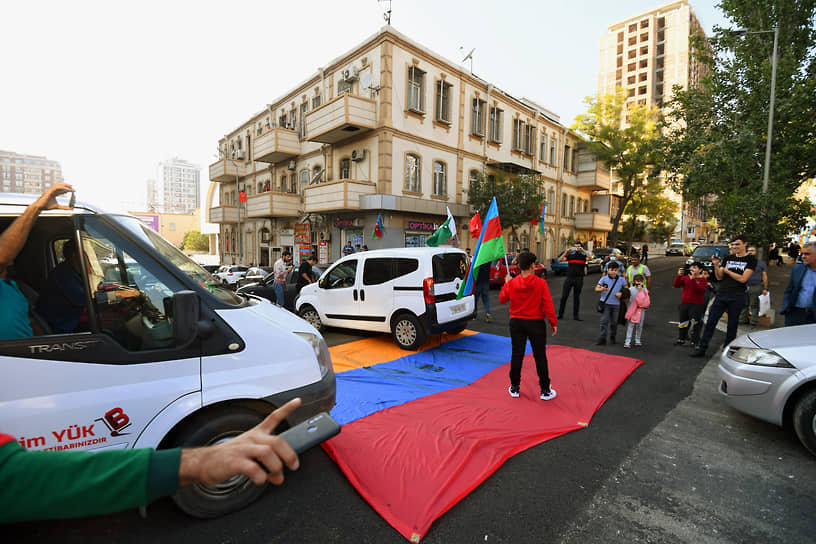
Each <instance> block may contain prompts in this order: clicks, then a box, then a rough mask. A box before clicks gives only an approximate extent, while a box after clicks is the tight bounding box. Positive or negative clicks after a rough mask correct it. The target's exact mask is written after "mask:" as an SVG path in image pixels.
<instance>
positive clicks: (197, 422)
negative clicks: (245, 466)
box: [171, 408, 267, 519]
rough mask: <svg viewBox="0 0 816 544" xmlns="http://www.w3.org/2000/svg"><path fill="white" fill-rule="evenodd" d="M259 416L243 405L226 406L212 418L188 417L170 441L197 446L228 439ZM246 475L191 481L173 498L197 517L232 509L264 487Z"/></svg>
mask: <svg viewBox="0 0 816 544" xmlns="http://www.w3.org/2000/svg"><path fill="white" fill-rule="evenodd" d="M262 420H263V416H261V415H260V414H258V413H256V412H253V411H251V410H249V409H246V408H226V409H224V410H222V411H220V412H218V413H217V414H215V417H209V414H208V417H199V418H195V419H193V420H191V421H190V422H189V423H188V424H187V425H186V426H185V427H184V428H183V429H182V430H181V432H180V434H179V435H178V436H177V437H176V439H175V440H174V443H173V444H172V445H171V446H172V447H197V446H207V445H211V444H217V443H219V442H223V441H225V440H229V439H231V438H234V437H236V436H238V435H239V434H241V433H242V432H244V431H246V430H248V429H251V428H252V427H254V426H255V425H257V424H258V423H260V422H261V421H262ZM266 485H267V484H264V485H255V484H254V483H253V482H252V480H250V479H249V478H247V477H246V476H243V475H241V476H234V477H232V478H230V479H228V480H225V481H223V482H221V483H219V484H215V485H209V484H193V485H188V486H185V487H182V488H179V490H178V491H177V492H176V494H175V495H174V496H173V501H174V502H175V503H176V505H177V506H178V507H179V508H180V509H181V510H183V511H184V512H186V513H187V514H189V515H191V516H193V517H196V518H201V519H208V518H216V517H219V516H223V515H224V514H229V513H230V512H235V511H236V510H240V509H241V508H244V507H245V506H247V505H248V504H250V503H252V502H253V501H255V500H256V499H257V498H258V497H260V496H261V494H262V493H263V492H264V489H266Z"/></svg>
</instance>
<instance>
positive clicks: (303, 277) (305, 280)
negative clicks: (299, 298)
mask: <svg viewBox="0 0 816 544" xmlns="http://www.w3.org/2000/svg"><path fill="white" fill-rule="evenodd" d="M314 262H315V258H314V255H309V256H308V257H306V258H305V259H303V261H301V263H300V268H299V269H298V279H297V284H296V287H297V292H298V293H300V290H301V289H302V288H303V286H304V285H309V284H310V283H312V282H314V273H313V272H312V265H313V264H314Z"/></svg>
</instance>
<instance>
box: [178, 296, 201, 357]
mask: <svg viewBox="0 0 816 544" xmlns="http://www.w3.org/2000/svg"><path fill="white" fill-rule="evenodd" d="M199 317H200V309H199V300H198V294H196V293H195V292H193V291H178V292H176V293H174V294H173V338H174V339H175V341H176V346H186V345H187V344H189V343H190V342H192V341H193V340H195V339H196V337H197V336H198V335H199Z"/></svg>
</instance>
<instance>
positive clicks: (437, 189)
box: [433, 161, 448, 196]
mask: <svg viewBox="0 0 816 544" xmlns="http://www.w3.org/2000/svg"><path fill="white" fill-rule="evenodd" d="M433 170H434V174H433V179H434V181H433V194H435V195H437V196H445V195H447V194H448V175H447V169H446V167H445V163H444V162H442V161H434V164H433Z"/></svg>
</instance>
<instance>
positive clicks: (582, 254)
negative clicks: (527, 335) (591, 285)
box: [558, 242, 587, 321]
mask: <svg viewBox="0 0 816 544" xmlns="http://www.w3.org/2000/svg"><path fill="white" fill-rule="evenodd" d="M558 260H559V261H560V262H564V261H567V279H565V280H564V287H563V289H562V290H561V304H559V306H558V319H564V308H566V306H567V298H569V293H570V290H572V317H573V319H575V321H583V319H581V317H580V316H579V313H578V312H579V310H580V309H581V289H582V288H583V287H584V274H586V261H587V254H586V251H585V250H584V245H583V244H582V243H581V242H575V244H574V245H573V246H572V247H571V248H569V249H568V250H567V251H565V252H564V253H562V254H561V256H560V257H558Z"/></svg>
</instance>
